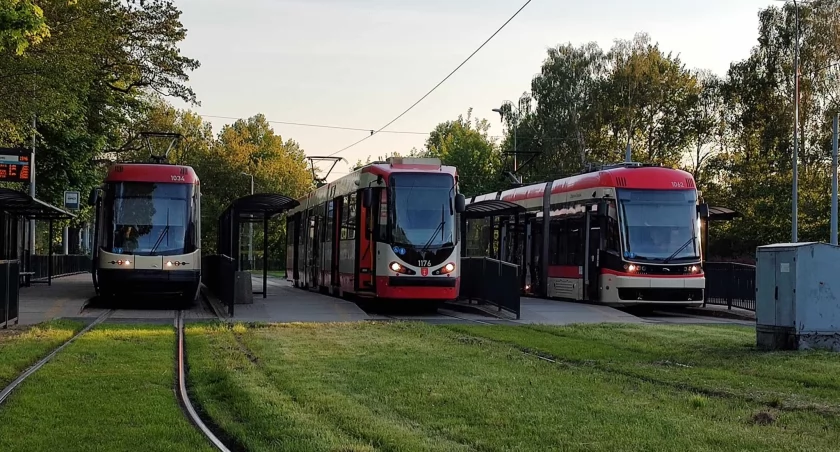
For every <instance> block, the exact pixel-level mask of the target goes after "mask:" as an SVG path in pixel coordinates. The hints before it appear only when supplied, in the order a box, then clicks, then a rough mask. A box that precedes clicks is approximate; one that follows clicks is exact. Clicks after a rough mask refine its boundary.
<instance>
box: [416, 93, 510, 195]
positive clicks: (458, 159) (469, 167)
mask: <svg viewBox="0 0 840 452" xmlns="http://www.w3.org/2000/svg"><path fill="white" fill-rule="evenodd" d="M471 116H472V109H469V110H468V111H467V117H466V118H464V117H463V115H460V116H458V119H456V120H455V121H447V122H444V123H441V124H438V125H437V127H435V129H434V130H433V131H432V133H430V134H429V138H428V139H427V140H426V149H427V151H426V154H427V155H429V156H431V157H437V158H439V159H440V160H441V162H442V163H443V164H445V165H452V166H454V167H456V168H457V169H458V178H459V186H460V190H461V193H463V194H464V196H467V197H471V196H475V195H480V194H483V193H487V192H490V191H496V190H499V189H500V188H503V187H504V182H503V181H502V179H501V173H500V170H501V167H502V165H501V163H502V158H501V152H500V151H499V148H498V146H497V145H496V144H495V143H494V142H493V141H492V140H491V139H490V138H489V137H488V130H489V129H490V124H489V123H488V122H487V120H486V119H481V120H479V119H475V121H473V120H472V119H471Z"/></svg>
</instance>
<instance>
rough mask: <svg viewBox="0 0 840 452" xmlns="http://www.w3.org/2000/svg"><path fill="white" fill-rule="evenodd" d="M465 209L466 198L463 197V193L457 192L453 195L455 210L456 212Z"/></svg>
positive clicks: (461, 211)
mask: <svg viewBox="0 0 840 452" xmlns="http://www.w3.org/2000/svg"><path fill="white" fill-rule="evenodd" d="M466 209H467V199H466V198H464V195H462V194H461V193H458V194H456V195H455V211H456V212H458V213H463V212H464V210H466Z"/></svg>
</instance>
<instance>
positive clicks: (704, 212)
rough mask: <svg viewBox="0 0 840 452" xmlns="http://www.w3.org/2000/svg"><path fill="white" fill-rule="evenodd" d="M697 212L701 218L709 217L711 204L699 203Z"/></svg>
mask: <svg viewBox="0 0 840 452" xmlns="http://www.w3.org/2000/svg"><path fill="white" fill-rule="evenodd" d="M697 213H698V214H699V215H700V218H709V205H708V204H705V203H704V204H698V205H697Z"/></svg>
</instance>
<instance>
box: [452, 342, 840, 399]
mask: <svg viewBox="0 0 840 452" xmlns="http://www.w3.org/2000/svg"><path fill="white" fill-rule="evenodd" d="M448 328H450V329H452V330H453V331H460V332H463V333H465V334H472V335H476V336H479V337H482V338H485V339H487V340H491V341H496V342H498V343H502V344H509V345H510V346H513V347H516V348H517V349H519V350H522V351H527V352H531V353H534V354H536V355H540V356H543V357H547V358H550V359H553V360H555V361H557V362H560V363H562V364H565V365H572V366H586V367H590V368H591V367H595V368H598V369H600V370H602V371H605V372H610V373H617V374H621V375H624V376H628V377H631V378H636V379H642V380H645V381H649V382H653V383H656V384H659V385H667V386H671V387H675V388H678V389H682V390H686V391H693V392H696V393H698V394H705V395H707V396H711V397H730V398H737V399H742V400H746V401H749V402H752V403H757V404H760V405H764V406H766V407H769V408H773V409H779V410H786V411H800V410H805V411H813V412H820V413H824V414H831V415H840V404H838V403H837V400H840V398H838V396H840V380H838V379H837V378H836V375H838V374H840V363H839V362H837V360H836V359H834V358H835V357H834V356H833V355H832V354H831V353H828V352H810V353H798V352H792V353H764V352H759V351H757V350H756V349H755V347H754V344H755V330H754V329H752V328H745V327H740V326H731V325H730V326H685V325H680V326H671V325H668V326H666V325H655V326H654V325H627V326H612V325H575V326H565V327H554V326H533V325H530V326H524V327H521V328H520V329H499V330H496V329H491V328H484V327H473V326H469V327H463V326H452V327H448Z"/></svg>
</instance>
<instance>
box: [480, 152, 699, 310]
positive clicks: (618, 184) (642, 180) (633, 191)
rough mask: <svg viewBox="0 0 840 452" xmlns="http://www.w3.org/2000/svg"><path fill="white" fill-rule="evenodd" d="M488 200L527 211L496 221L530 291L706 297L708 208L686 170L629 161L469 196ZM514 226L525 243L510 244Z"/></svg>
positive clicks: (507, 256)
mask: <svg viewBox="0 0 840 452" xmlns="http://www.w3.org/2000/svg"><path fill="white" fill-rule="evenodd" d="M487 199H500V200H504V201H510V202H513V203H515V204H519V205H521V206H523V207H524V208H525V209H526V214H523V215H521V216H520V219H521V221H520V223H519V224H514V223H513V221H511V220H512V219H507V218H503V219H501V221H500V222H499V226H498V228H497V227H496V226H491V227H490V229H495V233H496V234H498V236H497V238H496V239H495V241H496V242H497V246H496V248H497V249H498V250H499V253H498V257H500V258H501V259H502V260H506V261H509V262H513V263H517V264H520V265H521V268H523V269H524V270H525V271H524V274H523V278H522V285H523V291H525V292H530V293H533V294H535V295H540V296H545V297H550V298H563V299H571V300H586V301H591V302H598V303H603V304H608V305H612V306H630V305H655V304H669V305H684V306H694V305H701V304H702V303H703V296H704V289H705V285H706V282H705V276H704V273H703V268H702V260H703V259H702V254H703V252H702V250H701V236H702V235H703V234H702V233H701V229H703V228H702V225H704V224H705V223H704V221H705V220H706V219H707V218H708V206H707V205H706V204H703V203H702V202H701V199H700V197H699V195H698V192H697V189H696V187H695V184H694V178H693V177H692V175H691V174H689V173H687V172H684V171H680V170H675V169H669V168H662V167H658V166H652V165H641V164H638V163H627V164H620V165H613V166H610V167H602V168H599V169H596V170H594V171H591V172H587V173H583V174H580V175H577V176H573V177H568V178H565V179H559V180H554V181H550V182H546V183H539V184H533V185H528V186H523V187H519V188H515V189H511V190H507V191H503V192H498V193H490V194H486V195H483V196H477V197H474V198H472V199H471V200H469V202H468V203H474V202H479V201H483V200H487ZM546 218H548V220H546ZM481 227H485V228H486V227H487V224H486V220H484V222H482V220H479V221H475V220H471V221H469V222H468V229H467V231H468V235H469V236H471V237H480V236H481V234H476V232H478V231H477V230H476V229H477V228H481ZM513 234H520V236H519V240H518V243H520V244H523V245H522V246H521V247H520V249H513V247H512V246H511V243H512V242H514V243H515V242H516V241H514V240H512V239H511V237H512V235H513ZM475 240H478V241H479V242H481V241H482V239H481V238H478V239H475ZM475 240H474V241H475ZM488 240H489V239H484V242H487V241H488ZM468 245H469V242H468ZM482 247H483V248H484V249H482V250H481V251H484V250H486V248H487V247H486V243H485V244H479V245H478V246H475V245H473V246H471V248H473V249H476V248H479V249H481V248H482ZM492 248H493V247H492V245H491V249H492Z"/></svg>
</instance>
